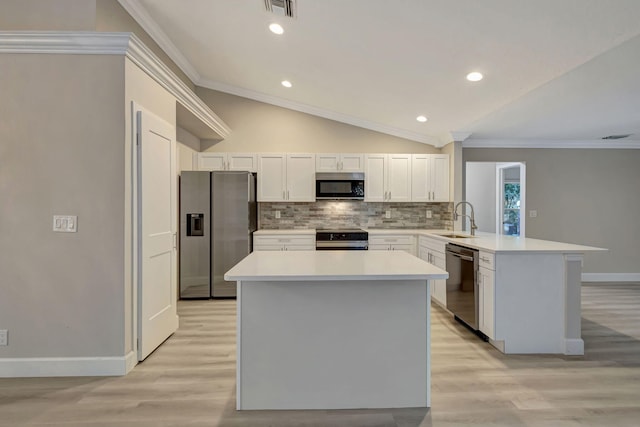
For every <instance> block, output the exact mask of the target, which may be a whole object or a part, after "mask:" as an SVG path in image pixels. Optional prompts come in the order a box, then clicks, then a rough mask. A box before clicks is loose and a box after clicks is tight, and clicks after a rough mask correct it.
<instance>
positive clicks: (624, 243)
mask: <svg viewBox="0 0 640 427" xmlns="http://www.w3.org/2000/svg"><path fill="white" fill-rule="evenodd" d="M463 154H464V161H465V162H468V161H492V162H511V161H514V162H525V163H526V167H527V177H526V179H527V182H526V186H527V188H526V203H527V211H530V210H532V209H533V210H537V211H538V217H537V218H530V217H528V212H527V213H526V214H527V218H526V224H527V227H526V234H527V237H534V238H539V239H547V240H556V241H563V242H570V243H578V244H584V245H590V246H598V247H603V248H608V249H609V252H607V253H598V254H587V255H586V257H585V263H584V269H583V271H584V272H585V273H638V272H640V251H639V250H638V236H640V220H638V218H639V215H640V197H638V183H639V182H640V167H638V165H640V150H586V149H584V150H582V149H571V150H568V149H567V150H565V149H480V148H477V149H472V148H465V149H464V150H463Z"/></svg>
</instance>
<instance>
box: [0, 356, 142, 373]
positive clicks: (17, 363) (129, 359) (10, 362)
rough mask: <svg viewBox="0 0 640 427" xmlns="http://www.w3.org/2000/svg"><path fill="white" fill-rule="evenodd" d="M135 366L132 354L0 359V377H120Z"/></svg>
mask: <svg viewBox="0 0 640 427" xmlns="http://www.w3.org/2000/svg"><path fill="white" fill-rule="evenodd" d="M137 363H138V360H137V357H136V355H135V353H134V352H130V353H129V354H127V355H126V356H121V357H24V358H0V378H21V377H93V376H96V377H105V376H121V375H126V374H127V372H129V371H131V369H133V367H134V366H135V365H136V364H137Z"/></svg>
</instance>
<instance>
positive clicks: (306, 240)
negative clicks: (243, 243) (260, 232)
mask: <svg viewBox="0 0 640 427" xmlns="http://www.w3.org/2000/svg"><path fill="white" fill-rule="evenodd" d="M253 244H254V246H262V245H264V246H267V245H280V246H282V245H287V246H288V245H291V246H305V247H310V246H313V247H314V248H315V246H316V237H315V236H300V235H294V234H281V235H270V236H254V237H253Z"/></svg>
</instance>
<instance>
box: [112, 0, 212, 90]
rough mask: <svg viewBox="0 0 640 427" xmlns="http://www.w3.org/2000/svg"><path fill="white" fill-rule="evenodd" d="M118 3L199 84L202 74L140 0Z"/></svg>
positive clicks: (120, 0)
mask: <svg viewBox="0 0 640 427" xmlns="http://www.w3.org/2000/svg"><path fill="white" fill-rule="evenodd" d="M118 3H120V5H121V6H122V7H123V8H124V10H126V11H127V13H129V15H131V17H132V18H133V19H134V20H135V21H136V22H137V23H138V24H140V26H141V27H142V29H143V30H145V31H146V32H147V34H149V36H150V37H151V38H152V39H153V41H155V42H156V43H158V46H160V48H161V49H162V50H164V52H165V53H166V54H167V55H168V56H169V58H171V60H172V61H173V62H175V63H176V65H177V66H178V67H179V68H180V69H181V70H182V72H183V73H185V74H186V75H187V77H189V78H190V79H191V81H192V82H194V83H197V82H198V81H199V80H200V74H198V71H197V70H196V69H195V68H194V67H193V65H191V63H190V62H189V60H187V58H185V56H184V55H183V54H182V52H180V50H179V49H178V48H177V47H176V45H175V44H173V42H172V41H171V39H170V38H169V36H167V34H166V33H165V32H164V31H162V29H161V28H160V26H159V25H158V23H157V22H156V21H155V20H154V19H153V18H152V17H151V15H149V12H147V10H146V9H145V8H144V6H142V5H141V4H140V2H139V1H138V0H118Z"/></svg>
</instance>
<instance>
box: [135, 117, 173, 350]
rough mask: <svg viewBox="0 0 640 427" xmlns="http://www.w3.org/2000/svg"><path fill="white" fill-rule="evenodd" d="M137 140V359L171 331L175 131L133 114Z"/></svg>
mask: <svg viewBox="0 0 640 427" xmlns="http://www.w3.org/2000/svg"><path fill="white" fill-rule="evenodd" d="M136 119H137V131H138V132H137V133H138V134H137V141H138V207H139V208H138V233H139V234H138V254H139V264H138V265H139V270H138V272H139V276H138V340H139V343H138V360H144V359H145V358H146V357H147V356H148V355H149V354H151V352H152V351H153V350H155V349H156V348H157V347H158V346H159V345H160V344H162V342H163V341H164V340H166V339H167V338H168V337H169V336H170V335H171V334H173V333H174V332H175V331H176V329H178V314H177V307H176V295H177V290H176V286H177V276H176V274H177V261H176V259H177V257H176V240H175V239H176V209H177V191H176V187H177V185H176V184H177V183H176V171H175V167H176V166H175V165H176V142H175V128H174V127H173V126H172V125H170V124H169V123H167V122H165V121H164V120H162V119H160V118H158V117H156V116H154V115H153V114H151V113H149V112H148V111H144V110H142V109H140V110H139V111H137V113H136Z"/></svg>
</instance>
